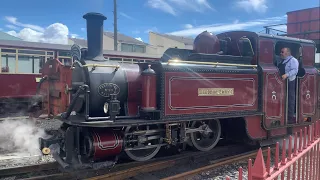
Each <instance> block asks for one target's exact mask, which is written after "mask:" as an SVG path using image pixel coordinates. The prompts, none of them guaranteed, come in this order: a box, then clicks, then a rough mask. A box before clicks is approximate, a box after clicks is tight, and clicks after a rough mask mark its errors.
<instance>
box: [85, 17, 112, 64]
mask: <svg viewBox="0 0 320 180" xmlns="http://www.w3.org/2000/svg"><path fill="white" fill-rule="evenodd" d="M83 18H84V19H86V20H87V42H88V53H87V57H86V59H92V60H104V57H103V21H104V20H106V19H107V18H106V17H105V16H104V15H102V14H100V13H87V14H85V15H84V16H83Z"/></svg>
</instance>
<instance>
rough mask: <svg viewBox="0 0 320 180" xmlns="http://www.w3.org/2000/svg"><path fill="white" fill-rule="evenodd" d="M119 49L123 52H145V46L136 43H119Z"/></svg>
mask: <svg viewBox="0 0 320 180" xmlns="http://www.w3.org/2000/svg"><path fill="white" fill-rule="evenodd" d="M121 51H123V52H138V53H145V52H146V46H143V45H136V44H126V43H121Z"/></svg>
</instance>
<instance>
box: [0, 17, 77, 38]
mask: <svg viewBox="0 0 320 180" xmlns="http://www.w3.org/2000/svg"><path fill="white" fill-rule="evenodd" d="M5 19H6V20H7V21H8V22H9V23H11V25H8V26H9V27H16V26H18V27H23V29H22V30H20V31H14V30H11V31H8V32H7V33H8V34H10V35H12V36H16V37H18V38H21V39H23V40H25V41H31V42H44V43H54V44H67V43H68V35H69V29H68V27H67V26H66V25H64V24H61V23H54V24H51V25H49V26H48V27H46V28H43V27H41V26H37V25H33V24H25V23H21V22H19V21H18V19H17V18H16V17H11V16H6V17H5ZM8 26H7V27H8ZM12 29H13V28H12ZM70 36H71V37H77V36H78V35H77V34H70Z"/></svg>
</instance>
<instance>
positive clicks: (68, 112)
mask: <svg viewBox="0 0 320 180" xmlns="http://www.w3.org/2000/svg"><path fill="white" fill-rule="evenodd" d="M86 88H88V86H87V85H82V86H80V87H79V89H78V90H77V92H76V94H75V96H74V98H73V99H72V101H71V103H70V105H69V107H68V109H67V111H66V112H64V113H62V114H61V117H62V118H63V119H68V117H69V116H70V114H71V112H72V110H73V107H74V106H75V104H76V102H77V98H78V97H79V96H80V93H81V92H82V91H84V90H85V89H86Z"/></svg>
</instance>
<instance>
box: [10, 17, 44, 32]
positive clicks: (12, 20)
mask: <svg viewBox="0 0 320 180" xmlns="http://www.w3.org/2000/svg"><path fill="white" fill-rule="evenodd" d="M4 18H5V20H6V21H8V22H9V23H11V24H13V25H16V26H20V27H24V28H30V29H33V30H36V31H40V32H44V28H42V27H40V26H37V25H33V24H24V23H21V22H19V21H18V19H17V18H16V17H12V16H5V17H4Z"/></svg>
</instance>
